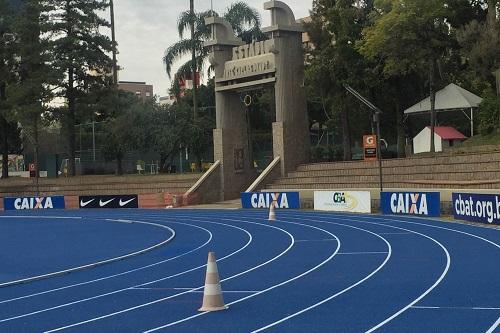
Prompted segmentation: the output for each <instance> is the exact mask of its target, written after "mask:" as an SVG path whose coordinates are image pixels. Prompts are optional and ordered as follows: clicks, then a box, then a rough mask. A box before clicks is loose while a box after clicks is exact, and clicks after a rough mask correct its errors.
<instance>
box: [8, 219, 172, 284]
mask: <svg viewBox="0 0 500 333" xmlns="http://www.w3.org/2000/svg"><path fill="white" fill-rule="evenodd" d="M107 221H108V222H109V221H112V220H107ZM113 222H119V221H113ZM122 223H123V222H122ZM133 223H138V224H148V225H152V226H155V227H158V228H162V229H167V230H168V231H170V232H171V233H172V235H171V236H170V237H169V238H167V239H165V240H163V241H161V242H159V243H157V244H154V245H152V246H150V247H148V248H145V249H142V250H139V251H135V252H132V253H128V254H125V255H122V256H119V257H115V258H110V259H106V260H101V261H98V262H94V263H91V264H87V265H82V266H78V267H72V268H69V269H65V270H61V271H57V272H52V273H48V274H42V275H37V276H32V277H29V278H25V279H19V280H15V281H9V282H4V283H0V288H3V287H9V286H13V285H16V284H21V283H27V282H32V281H37V280H42V279H47V278H52V277H55V276H60V275H64V274H68V273H73V272H77V271H81V270H85V269H89V268H94V267H97V266H102V265H106V264H110V263H113V262H116V261H120V260H124V259H128V258H131V257H135V256H138V255H140V254H143V253H146V252H149V251H152V250H154V249H157V248H159V247H161V246H163V245H165V244H167V243H168V242H170V241H171V240H172V239H173V238H174V237H175V230H174V229H172V228H170V227H167V226H164V225H161V224H156V223H150V222H141V221H133Z"/></svg>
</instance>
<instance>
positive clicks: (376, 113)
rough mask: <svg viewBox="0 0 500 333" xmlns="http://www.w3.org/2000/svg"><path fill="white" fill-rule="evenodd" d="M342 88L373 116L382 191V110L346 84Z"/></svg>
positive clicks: (381, 189)
mask: <svg viewBox="0 0 500 333" xmlns="http://www.w3.org/2000/svg"><path fill="white" fill-rule="evenodd" d="M344 88H345V89H346V90H347V91H348V92H349V93H351V94H352V95H353V96H354V97H356V98H357V99H358V100H359V101H360V102H361V103H363V104H365V105H366V106H368V107H369V108H370V110H371V111H372V115H373V122H375V124H376V126H377V160H378V174H379V185H380V192H382V191H383V190H384V187H383V182H382V151H381V150H380V140H381V137H380V114H382V110H380V109H379V108H378V107H376V106H375V105H373V104H372V102H370V101H369V100H367V99H366V98H364V97H363V96H361V94H360V93H358V92H357V91H356V90H354V89H353V88H351V87H350V86H349V85H348V84H346V83H344Z"/></svg>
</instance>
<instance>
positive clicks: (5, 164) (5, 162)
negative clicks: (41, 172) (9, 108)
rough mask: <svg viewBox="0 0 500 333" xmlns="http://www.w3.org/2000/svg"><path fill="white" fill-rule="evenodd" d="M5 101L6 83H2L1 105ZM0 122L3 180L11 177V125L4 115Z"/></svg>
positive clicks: (0, 117) (0, 88)
mask: <svg viewBox="0 0 500 333" xmlns="http://www.w3.org/2000/svg"><path fill="white" fill-rule="evenodd" d="M3 101H5V83H4V82H0V103H3ZM0 111H2V113H3V112H5V111H4V110H0ZM0 121H1V123H2V127H1V128H2V178H3V179H6V178H8V177H9V135H8V134H9V133H8V132H9V124H8V123H7V119H5V116H4V115H3V114H1V115H0Z"/></svg>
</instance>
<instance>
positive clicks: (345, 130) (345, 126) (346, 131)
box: [341, 105, 352, 161]
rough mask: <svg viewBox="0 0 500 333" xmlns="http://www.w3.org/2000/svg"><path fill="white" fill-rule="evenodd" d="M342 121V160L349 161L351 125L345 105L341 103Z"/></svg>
mask: <svg viewBox="0 0 500 333" xmlns="http://www.w3.org/2000/svg"><path fill="white" fill-rule="evenodd" d="M341 118H342V119H341V121H342V144H343V147H344V161H350V160H351V159H352V150H351V126H350V124H349V113H348V109H347V108H346V107H345V105H342V112H341Z"/></svg>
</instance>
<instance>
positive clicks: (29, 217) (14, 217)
mask: <svg viewBox="0 0 500 333" xmlns="http://www.w3.org/2000/svg"><path fill="white" fill-rule="evenodd" d="M26 218H27V219H51V220H54V219H56V220H79V219H83V217H81V216H18V215H16V216H10V215H7V216H6V215H2V216H0V219H26ZM89 218H90V217H89Z"/></svg>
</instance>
